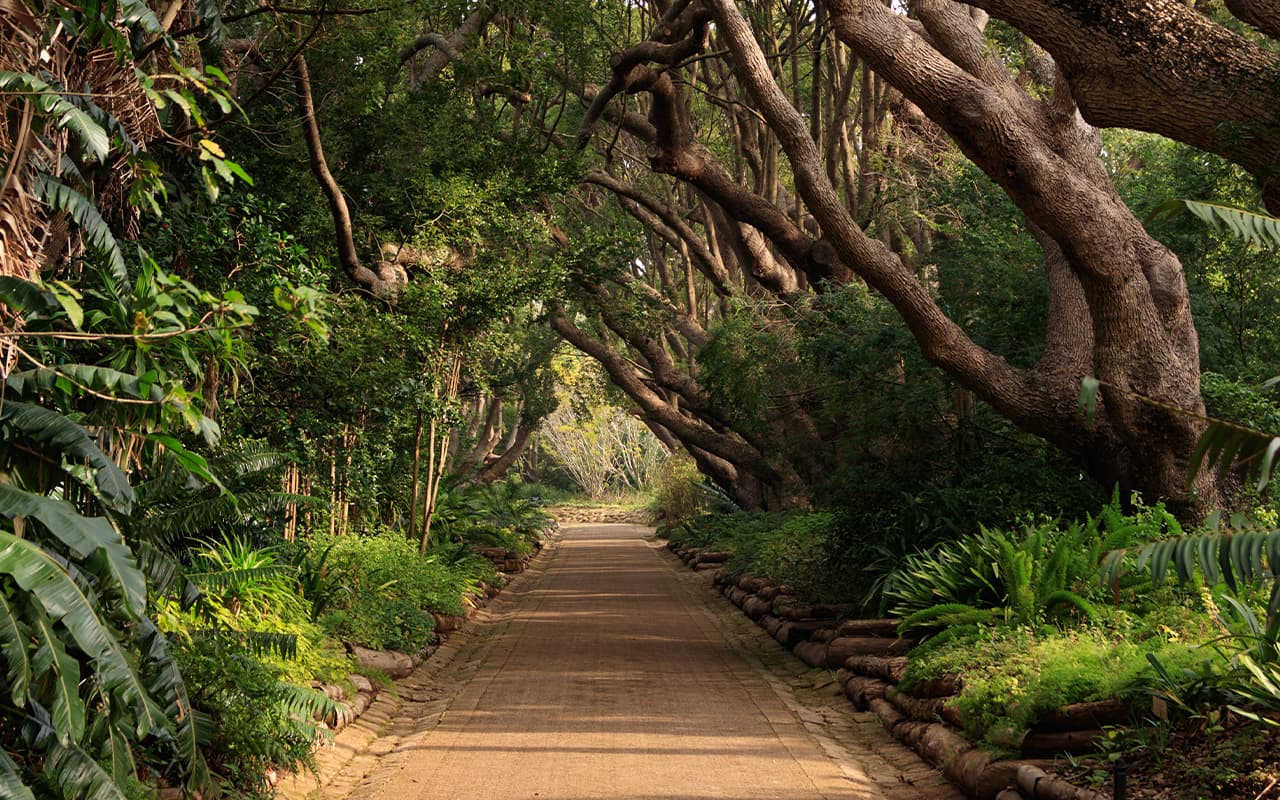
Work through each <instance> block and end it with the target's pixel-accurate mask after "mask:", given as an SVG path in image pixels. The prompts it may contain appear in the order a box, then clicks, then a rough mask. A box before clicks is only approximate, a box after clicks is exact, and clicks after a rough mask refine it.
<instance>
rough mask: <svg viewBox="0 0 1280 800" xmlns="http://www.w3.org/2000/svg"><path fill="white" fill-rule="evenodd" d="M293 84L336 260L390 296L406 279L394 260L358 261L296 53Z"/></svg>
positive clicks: (377, 291)
mask: <svg viewBox="0 0 1280 800" xmlns="http://www.w3.org/2000/svg"><path fill="white" fill-rule="evenodd" d="M295 69H296V79H295V85H296V87H297V92H298V106H299V116H300V117H301V118H302V133H303V137H304V138H305V139H306V143H307V155H308V156H309V159H310V163H311V171H312V173H313V174H314V175H315V176H316V181H317V182H318V183H319V184H320V191H321V192H323V193H324V196H325V199H326V200H327V201H328V203H329V213H330V215H331V216H332V217H333V230H334V238H335V240H336V243H337V246H338V262H339V263H341V264H342V269H343V270H344V271H345V272H346V273H347V275H348V277H350V278H351V280H353V281H355V282H356V283H357V284H359V285H360V286H363V287H364V288H366V289H368V290H369V291H371V292H373V293H374V294H375V295H377V296H378V297H382V298H387V299H390V298H393V297H395V295H396V292H397V291H398V290H399V288H400V287H401V286H403V285H404V284H405V283H406V282H407V276H406V275H405V272H404V270H403V268H400V267H398V266H396V265H395V264H394V263H389V262H380V269H379V271H378V272H374V271H373V270H371V269H369V268H368V267H366V266H364V265H363V264H362V263H360V254H359V252H357V250H356V243H355V233H354V229H353V227H352V224H351V211H350V209H348V208H347V199H346V198H345V197H344V196H343V194H342V187H341V186H339V185H338V181H337V179H336V178H334V177H333V173H332V172H330V171H329V164H328V162H327V161H326V160H325V157H324V145H323V143H322V142H321V140H320V123H319V122H318V121H317V120H316V106H315V100H313V99H312V96H311V75H310V72H309V71H308V69H307V59H306V57H305V56H303V55H301V54H299V55H298V58H297V61H296V65H295Z"/></svg>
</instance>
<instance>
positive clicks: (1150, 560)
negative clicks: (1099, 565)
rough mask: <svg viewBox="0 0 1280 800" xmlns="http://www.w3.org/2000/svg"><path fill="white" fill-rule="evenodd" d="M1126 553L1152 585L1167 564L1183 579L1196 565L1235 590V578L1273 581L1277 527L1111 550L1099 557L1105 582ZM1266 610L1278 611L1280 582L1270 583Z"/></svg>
mask: <svg viewBox="0 0 1280 800" xmlns="http://www.w3.org/2000/svg"><path fill="white" fill-rule="evenodd" d="M1126 556H1132V557H1133V558H1134V564H1135V566H1136V567H1137V569H1139V570H1142V569H1149V570H1150V572H1151V577H1152V580H1153V582H1154V583H1156V584H1160V583H1162V582H1163V581H1164V579H1165V576H1166V575H1168V573H1169V570H1170V569H1172V570H1173V571H1174V574H1175V575H1176V576H1177V578H1178V580H1179V582H1181V583H1187V582H1189V581H1191V580H1192V579H1193V578H1194V577H1195V574H1196V568H1197V567H1199V569H1200V571H1201V573H1202V574H1203V575H1204V576H1205V580H1206V581H1207V582H1209V583H1219V582H1221V583H1226V584H1227V585H1228V586H1229V587H1231V588H1232V589H1235V588H1236V587H1237V586H1238V585H1239V584H1240V583H1249V584H1257V583H1259V582H1262V581H1264V580H1271V581H1276V575H1277V570H1280V530H1271V531H1231V530H1223V531H1217V532H1214V533H1207V534H1200V535H1198V536H1183V537H1181V538H1178V539H1167V540H1164V541H1159V542H1153V543H1151V544H1148V545H1143V546H1142V547H1137V548H1130V549H1128V550H1116V551H1112V552H1111V553H1108V554H1107V556H1106V558H1105V559H1104V561H1103V570H1102V578H1103V580H1104V581H1105V582H1106V583H1107V584H1114V583H1115V582H1116V581H1118V580H1119V578H1120V575H1121V573H1122V572H1123V569H1124V560H1125V557H1126ZM1215 579H1216V580H1215ZM1267 613H1268V616H1270V617H1275V616H1276V615H1277V614H1280V581H1276V582H1275V583H1274V585H1273V588H1272V593H1271V600H1270V602H1269V604H1268V609H1267Z"/></svg>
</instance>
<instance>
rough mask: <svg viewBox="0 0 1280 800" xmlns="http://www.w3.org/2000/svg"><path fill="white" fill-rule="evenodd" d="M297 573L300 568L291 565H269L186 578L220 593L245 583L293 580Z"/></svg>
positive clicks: (203, 573) (188, 575)
mask: <svg viewBox="0 0 1280 800" xmlns="http://www.w3.org/2000/svg"><path fill="white" fill-rule="evenodd" d="M297 573H298V568H297V567H294V566H291V565H289V564H269V565H266V566H261V567H246V568H244V569H225V570H218V571H215V572H188V573H187V574H186V576H187V579H188V580H190V581H191V582H192V583H195V584H196V585H197V586H199V587H200V588H201V589H203V590H205V591H209V592H218V591H222V590H225V589H231V588H234V587H236V586H239V585H241V584H244V583H255V582H260V581H270V580H275V579H276V578H292V577H293V576H295V575H297Z"/></svg>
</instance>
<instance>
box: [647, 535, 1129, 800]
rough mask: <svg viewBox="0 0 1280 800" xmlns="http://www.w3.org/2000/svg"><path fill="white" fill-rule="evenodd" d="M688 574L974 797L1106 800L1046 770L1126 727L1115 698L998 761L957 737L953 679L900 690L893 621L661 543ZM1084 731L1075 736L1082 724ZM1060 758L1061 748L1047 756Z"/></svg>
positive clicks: (1053, 724)
mask: <svg viewBox="0 0 1280 800" xmlns="http://www.w3.org/2000/svg"><path fill="white" fill-rule="evenodd" d="M666 547H667V549H668V550H670V551H671V552H672V553H673V554H674V555H675V556H676V557H677V558H679V559H680V560H681V561H683V562H684V563H685V564H687V565H688V566H689V567H690V568H691V569H694V570H699V571H710V570H712V569H714V570H715V571H714V573H713V574H712V578H711V580H712V584H713V586H715V587H716V588H717V589H718V590H719V591H720V593H721V594H723V595H724V596H725V598H726V599H727V600H729V602H731V603H733V604H734V605H735V606H737V607H738V608H739V609H740V610H741V611H742V612H743V613H744V614H745V615H746V616H748V617H749V618H750V619H751V620H752V621H754V622H755V623H756V624H757V625H759V626H760V627H761V628H763V629H764V630H765V631H767V632H768V633H769V635H770V636H772V637H773V638H774V639H775V640H776V641H777V642H778V643H779V644H781V645H782V646H783V647H787V648H789V649H790V650H791V651H792V652H793V653H794V654H795V655H796V657H798V658H799V659H800V660H801V661H803V662H804V663H806V664H808V665H809V666H811V667H815V668H826V669H835V670H837V673H836V675H837V679H838V680H839V682H840V685H841V687H842V689H843V691H844V694H845V696H846V697H847V698H848V699H849V700H850V702H851V704H852V705H853V706H854V707H855V708H857V709H858V710H862V711H870V712H872V713H874V714H875V715H876V717H877V719H879V720H880V723H881V724H882V725H883V726H884V727H885V729H886V730H887V731H888V732H889V734H890V735H892V736H893V737H894V738H895V739H897V740H898V741H899V742H901V743H903V744H904V745H906V746H908V747H910V748H911V749H912V750H913V751H914V752H916V753H917V754H918V755H919V756H920V757H921V758H923V759H924V760H925V761H926V762H928V763H929V764H930V765H932V766H934V767H935V768H937V769H938V770H940V771H941V772H942V774H943V775H944V776H945V777H946V778H947V779H948V780H950V781H951V782H952V783H953V784H955V785H956V786H957V787H959V788H960V789H961V790H962V791H964V792H965V794H967V795H968V796H969V797H972V798H975V799H976V800H1106V797H1105V795H1103V794H1100V793H1099V792H1096V791H1094V790H1092V789H1087V788H1084V787H1079V786H1075V785H1074V784H1072V783H1070V782H1069V781H1067V780H1066V779H1064V778H1062V777H1060V776H1057V775H1054V774H1052V773H1050V772H1047V771H1046V769H1045V768H1046V767H1050V766H1052V762H1049V761H1046V760H1044V759H1042V758H1036V757H1034V756H1036V755H1039V754H1049V753H1048V752H1047V751H1048V750H1051V749H1052V748H1053V747H1054V746H1055V745H1057V744H1061V743H1065V744H1068V745H1070V746H1068V747H1066V748H1063V749H1070V750H1074V751H1076V752H1080V751H1081V748H1084V747H1087V746H1089V745H1091V743H1092V741H1093V739H1094V738H1095V737H1097V736H1098V735H1100V734H1101V730H1100V728H1101V727H1102V726H1103V725H1109V724H1119V723H1121V722H1124V721H1127V718H1128V708H1127V707H1126V706H1124V704H1123V703H1121V702H1120V701H1101V702H1098V703H1080V704H1076V705H1074V706H1067V707H1065V708H1063V709H1060V710H1059V711H1058V712H1055V713H1054V714H1051V715H1049V716H1048V717H1046V718H1045V719H1044V720H1042V721H1041V722H1040V723H1039V724H1038V725H1037V726H1036V727H1035V728H1033V729H1032V730H1031V731H1030V732H1029V733H1028V734H1027V735H1026V737H1024V739H1023V742H1022V751H1023V756H1024V757H1023V758H1019V759H1001V758H996V757H995V756H993V755H992V754H991V753H988V752H986V751H984V750H982V749H980V748H979V747H978V746H977V745H976V744H974V743H973V742H972V741H970V740H969V739H968V738H967V737H966V736H965V735H964V734H963V733H962V731H961V728H962V727H963V721H962V720H961V719H960V714H959V711H958V709H957V708H956V707H955V705H954V704H953V702H952V701H954V699H955V697H956V696H957V695H958V694H959V693H960V690H961V689H962V684H961V681H960V680H959V679H958V678H942V679H937V680H931V681H927V682H925V683H922V684H919V685H917V686H913V687H912V688H911V689H910V690H909V691H901V690H899V689H898V686H897V685H898V683H899V682H901V680H902V678H903V675H904V674H905V672H906V668H907V663H908V659H907V656H906V653H907V651H908V650H909V648H910V646H911V644H913V642H912V641H911V640H910V639H907V638H903V637H900V636H899V635H898V624H897V621H896V620H888V619H883V620H853V619H843V618H842V613H845V612H848V611H850V610H851V609H850V608H849V607H848V606H839V605H830V604H810V603H804V602H802V601H800V600H799V599H798V598H796V597H795V596H794V595H792V594H791V593H790V592H789V591H788V589H787V588H786V587H785V586H782V585H779V584H777V583H774V582H772V581H770V580H768V579H767V578H764V577H761V576H758V575H752V574H750V573H743V574H740V575H734V574H731V573H730V572H729V571H728V569H727V567H725V566H724V565H725V564H726V563H727V562H728V561H730V560H731V559H732V557H733V554H732V553H728V551H723V550H719V551H707V552H704V551H703V549H702V548H697V547H687V546H682V545H680V544H678V543H675V542H672V541H668V542H667V545H666ZM1082 720H1083V721H1085V722H1087V723H1088V724H1089V726H1090V727H1089V728H1087V729H1084V730H1081V729H1079V724H1080V723H1081V721H1082ZM1053 752H1058V750H1053Z"/></svg>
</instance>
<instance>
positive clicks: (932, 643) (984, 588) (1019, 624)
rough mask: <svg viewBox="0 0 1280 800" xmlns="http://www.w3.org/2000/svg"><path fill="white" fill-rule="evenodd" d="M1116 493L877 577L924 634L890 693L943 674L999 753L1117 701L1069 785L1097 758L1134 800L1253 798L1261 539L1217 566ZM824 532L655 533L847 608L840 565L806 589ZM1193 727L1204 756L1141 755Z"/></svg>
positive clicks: (1270, 653)
mask: <svg viewBox="0 0 1280 800" xmlns="http://www.w3.org/2000/svg"><path fill="white" fill-rule="evenodd" d="M1128 500H1129V502H1127V503H1124V504H1122V503H1121V498H1120V497H1119V495H1118V493H1116V494H1113V498H1112V501H1111V502H1110V503H1108V504H1107V505H1106V506H1104V507H1103V508H1102V509H1100V510H1098V511H1097V513H1095V514H1094V515H1089V516H1086V517H1085V518H1084V519H1082V520H1080V521H1078V522H1073V523H1065V522H1063V521H1061V520H1055V519H1049V518H1042V517H1041V518H1030V519H1024V520H1023V521H1022V522H1020V523H1016V524H1013V525H1009V526H1006V527H1004V528H984V527H978V528H977V530H976V531H975V532H974V533H973V534H971V535H969V536H964V537H959V538H956V539H954V540H952V541H947V542H943V543H940V544H938V545H936V546H934V547H932V548H929V549H927V550H921V551H917V552H916V553H914V554H911V555H909V556H907V557H906V558H905V559H904V560H903V561H902V562H901V563H900V564H899V565H898V566H897V568H896V569H894V570H892V572H890V573H889V574H887V575H884V576H882V581H881V583H882V586H883V587H885V588H884V596H885V598H886V599H887V601H888V604H889V608H890V609H891V613H892V614H893V615H895V616H896V617H897V618H898V619H899V620H900V625H901V629H902V630H903V632H904V633H908V634H910V635H913V636H915V637H918V638H919V639H921V643H920V644H918V645H917V646H916V647H915V648H913V649H912V651H911V653H910V660H909V666H908V668H907V672H906V675H905V676H904V679H903V683H902V687H903V688H904V689H909V688H910V687H911V686H913V685H916V684H920V683H924V682H930V681H934V680H936V679H940V678H947V679H949V680H952V681H955V682H956V683H957V684H958V685H959V686H960V687H961V690H960V694H959V695H958V696H957V697H956V699H955V700H954V701H953V705H954V707H955V709H956V710H957V712H958V715H959V719H960V720H961V722H962V723H963V726H964V731H965V733H966V735H967V736H969V737H970V738H971V739H972V740H973V741H975V742H978V743H979V744H981V745H982V746H984V747H986V748H989V749H991V750H993V751H995V752H997V753H1001V754H1016V753H1017V752H1018V749H1019V747H1020V744H1021V742H1022V739H1023V737H1024V736H1025V735H1026V734H1027V733H1028V732H1029V731H1030V730H1031V728H1033V727H1034V726H1035V724H1036V723H1037V722H1038V721H1040V720H1041V719H1043V718H1044V717H1045V716H1046V715H1048V714H1050V713H1051V712H1054V711H1056V710H1058V709H1060V708H1062V707H1063V706H1066V705H1070V704H1074V703H1084V702H1090V701H1100V700H1111V699H1120V700H1122V701H1124V702H1125V703H1127V704H1128V706H1129V708H1130V709H1131V715H1132V717H1131V719H1132V727H1128V728H1117V729H1115V730H1113V731H1110V732H1108V734H1107V736H1106V738H1105V739H1104V740H1103V741H1101V742H1100V747H1101V748H1102V749H1103V750H1102V754H1101V755H1100V756H1099V757H1097V758H1094V759H1089V758H1081V759H1074V760H1073V762H1072V763H1073V764H1074V765H1075V766H1073V767H1071V768H1070V774H1072V775H1074V776H1077V777H1079V778H1080V780H1082V781H1091V782H1093V783H1100V782H1102V776H1105V778H1106V780H1107V781H1109V780H1110V775H1111V768H1112V763H1113V762H1114V760H1115V759H1117V758H1120V757H1125V758H1128V759H1130V760H1132V761H1133V762H1134V763H1135V765H1136V766H1135V770H1137V771H1136V772H1135V773H1134V774H1135V775H1136V776H1137V775H1140V776H1141V778H1140V780H1144V781H1147V782H1148V791H1147V792H1146V793H1140V794H1137V795H1131V796H1140V797H1152V798H1154V797H1191V796H1197V797H1212V796H1243V795H1232V794H1230V791H1233V790H1234V791H1241V792H1243V791H1246V790H1249V791H1252V792H1253V793H1254V794H1258V793H1259V792H1260V791H1263V790H1265V789H1266V788H1267V786H1268V785H1269V783H1270V781H1272V780H1274V779H1275V778H1277V777H1280V774H1277V772H1276V767H1275V764H1274V762H1269V761H1267V760H1266V759H1267V756H1268V754H1271V753H1274V752H1276V751H1277V749H1280V744H1278V742H1280V736H1278V735H1277V734H1280V680H1278V679H1277V678H1278V677H1280V663H1278V657H1277V641H1278V637H1280V622H1277V616H1275V615H1274V614H1271V615H1269V614H1268V608H1269V603H1270V600H1271V595H1272V591H1271V585H1272V583H1273V580H1274V579H1273V578H1272V575H1273V573H1272V571H1271V566H1270V562H1268V561H1267V560H1266V557H1265V555H1264V550H1265V548H1264V547H1263V545H1262V544H1260V543H1259V542H1261V543H1265V542H1266V541H1269V539H1266V538H1265V537H1264V538H1261V539H1258V538H1257V537H1256V536H1255V538H1254V539H1250V538H1248V535H1245V534H1241V538H1240V541H1241V543H1250V544H1249V545H1248V546H1247V547H1244V549H1243V550H1242V551H1241V553H1240V554H1238V555H1237V556H1236V560H1235V561H1233V560H1232V559H1231V558H1230V557H1228V556H1227V555H1222V558H1221V559H1219V554H1220V552H1225V551H1220V549H1219V548H1218V543H1219V542H1220V541H1222V539H1221V537H1222V536H1223V535H1224V534H1223V533H1222V532H1221V531H1219V532H1218V533H1216V534H1215V533H1213V532H1212V531H1207V530H1202V529H1194V530H1192V531H1191V534H1192V535H1190V536H1188V535H1187V532H1186V531H1185V530H1184V528H1183V527H1182V525H1181V524H1180V523H1179V522H1178V521H1177V520H1176V519H1175V518H1174V517H1173V516H1172V515H1170V514H1169V513H1168V511H1167V510H1166V509H1165V508H1164V507H1163V506H1162V505H1160V504H1158V503H1157V504H1154V505H1145V504H1143V503H1141V502H1140V501H1139V500H1138V499H1137V498H1129V499H1128ZM838 530H839V523H838V518H837V517H836V516H834V515H831V514H761V513H741V512H740V513H736V514H726V515H704V516H701V517H698V518H695V519H693V520H692V521H690V522H686V523H685V524H684V525H683V526H682V527H680V528H677V529H676V530H674V531H672V532H671V534H670V535H671V538H672V539H673V540H676V541H679V542H681V543H683V544H686V545H692V546H697V547H702V548H704V549H707V550H722V549H723V550H730V551H733V552H734V554H735V555H734V558H733V559H731V560H730V561H729V562H728V563H727V565H726V566H727V568H728V569H729V570H730V571H732V572H744V571H750V572H752V573H754V574H759V575H763V576H767V577H769V578H771V579H773V580H776V581H779V582H781V583H784V584H786V585H787V586H789V587H791V586H795V587H800V591H799V593H800V594H801V595H802V596H805V597H806V598H807V599H811V600H815V599H826V600H831V601H834V602H839V601H841V600H843V601H850V600H856V599H858V597H859V595H858V594H857V591H858V587H857V586H856V585H851V584H850V582H849V580H848V578H849V573H847V572H845V573H842V574H841V578H842V582H841V583H840V588H841V589H843V590H844V592H845V593H844V594H840V593H839V592H836V593H834V594H826V593H824V592H822V591H814V590H813V587H815V586H827V585H830V584H827V583H826V578H825V577H824V575H826V573H827V572H828V571H829V570H830V569H831V565H832V564H835V563H838V560H836V559H831V558H830V557H829V556H828V557H827V558H820V557H815V555H816V553H817V552H820V551H814V550H812V549H810V548H812V547H813V546H814V545H815V543H817V542H823V544H824V545H825V546H827V547H830V546H831V544H832V542H834V541H837V540H838V539H837V538H836V537H838V536H840V534H838V533H836V532H837V531H838ZM1248 533H1249V532H1246V534H1248ZM1249 535H1252V534H1249ZM824 537H825V540H824ZM1215 537H1217V538H1215ZM1187 542H1190V543H1191V544H1190V545H1188V544H1186V543H1187ZM1197 542H1211V543H1212V547H1211V548H1209V549H1207V550H1205V551H1204V552H1205V556H1204V558H1207V559H1209V564H1210V569H1208V570H1202V569H1200V568H1198V567H1197V566H1196V564H1197V563H1203V562H1197V559H1198V558H1200V556H1197V555H1187V554H1184V555H1181V556H1179V555H1178V553H1179V552H1181V551H1180V550H1179V548H1180V547H1182V548H1186V549H1194V548H1195V546H1196V543H1197ZM1157 552H1159V553H1163V556H1161V557H1156V556H1155V555H1154V554H1155V553H1157ZM795 553H805V555H806V557H804V558H800V559H796V558H794V557H793V555H794V554H795ZM1249 553H1252V554H1253V556H1254V558H1257V559H1260V561H1259V563H1257V564H1254V565H1253V566H1252V567H1250V566H1245V567H1243V568H1242V569H1235V570H1234V571H1229V570H1227V569H1226V567H1227V565H1229V564H1236V563H1244V564H1248V563H1249V559H1248V554H1249ZM1210 554H1212V555H1211V556H1210ZM1160 558H1163V559H1164V561H1161V560H1160ZM1179 560H1180V561H1181V565H1177V564H1175V563H1173V562H1175V561H1179ZM837 569H839V567H837ZM1166 575H1177V576H1179V577H1181V578H1182V580H1180V581H1173V580H1169V579H1168V578H1167V577H1166ZM1228 575H1231V576H1234V577H1233V578H1232V580H1231V581H1230V582H1228V581H1227V580H1226V579H1225V576H1228ZM854 607H857V606H856V604H855V606H854ZM862 608H863V610H864V612H874V611H875V610H876V607H875V606H874V605H866V604H864V605H863V606H862ZM1250 720H1252V721H1253V724H1252V725H1249V724H1246V723H1247V722H1248V721H1250ZM1195 731H1199V732H1200V733H1201V734H1205V733H1206V732H1207V734H1208V735H1209V738H1210V740H1211V744H1212V747H1211V750H1210V752H1211V753H1212V756H1211V757H1206V758H1205V759H1197V758H1194V757H1191V756H1189V755H1187V754H1182V755H1180V756H1165V755H1162V754H1163V753H1164V752H1165V751H1164V750H1163V749H1162V747H1163V745H1162V746H1161V747H1157V746H1156V745H1155V744H1154V743H1155V742H1157V741H1159V742H1165V743H1168V742H1173V741H1177V742H1184V743H1188V746H1190V745H1189V743H1190V742H1191V741H1192V738H1193V732H1195ZM1233 747H1234V748H1236V752H1235V753H1234V755H1233V754H1232V752H1231V751H1232V749H1233ZM1064 768H1065V767H1064ZM1135 785H1136V784H1135ZM1178 786H1183V787H1197V788H1194V789H1189V790H1188V791H1193V792H1195V793H1196V794H1189V795H1179V794H1178V793H1177V792H1178V789H1177V788H1176V787H1178ZM1161 787H1163V788H1161ZM1161 791H1163V792H1164V793H1163V794H1162V793H1161ZM1223 792H1227V794H1222V793H1223ZM1250 796H1252V795H1250Z"/></svg>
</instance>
